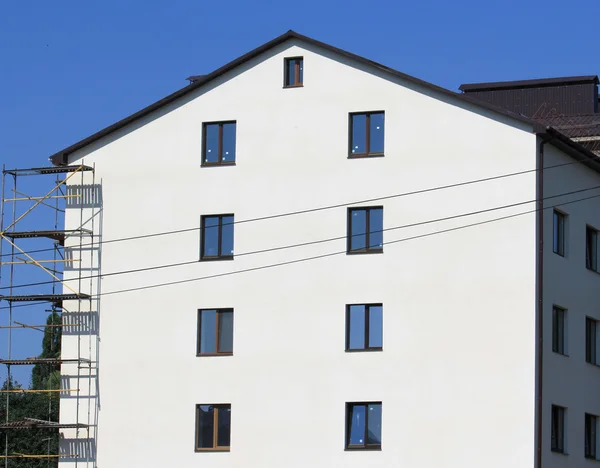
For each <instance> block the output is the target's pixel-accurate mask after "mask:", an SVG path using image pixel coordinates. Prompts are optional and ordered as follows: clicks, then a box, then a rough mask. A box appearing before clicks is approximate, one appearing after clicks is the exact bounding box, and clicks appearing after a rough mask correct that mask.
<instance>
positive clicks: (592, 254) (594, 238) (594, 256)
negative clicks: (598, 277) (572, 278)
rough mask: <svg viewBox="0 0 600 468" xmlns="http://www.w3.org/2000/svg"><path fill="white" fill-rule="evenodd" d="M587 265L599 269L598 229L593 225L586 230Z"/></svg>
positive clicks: (595, 269)
mask: <svg viewBox="0 0 600 468" xmlns="http://www.w3.org/2000/svg"><path fill="white" fill-rule="evenodd" d="M585 266H586V267H587V268H588V270H593V271H598V230H597V229H594V228H593V227H591V226H587V227H586V230H585Z"/></svg>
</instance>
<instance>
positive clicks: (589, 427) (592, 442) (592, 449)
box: [585, 413, 598, 459]
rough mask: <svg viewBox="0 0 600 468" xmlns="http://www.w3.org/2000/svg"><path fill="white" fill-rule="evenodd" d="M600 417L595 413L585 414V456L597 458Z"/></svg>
mask: <svg viewBox="0 0 600 468" xmlns="http://www.w3.org/2000/svg"><path fill="white" fill-rule="evenodd" d="M597 437H598V417H597V416H594V415H593V414H587V413H586V415H585V457H586V458H593V459H597V457H598V452H597V446H598V440H597Z"/></svg>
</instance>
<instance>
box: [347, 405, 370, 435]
mask: <svg viewBox="0 0 600 468" xmlns="http://www.w3.org/2000/svg"><path fill="white" fill-rule="evenodd" d="M350 411H351V413H350V417H351V421H350V441H349V442H348V444H349V445H366V442H365V428H366V426H367V417H366V413H367V407H366V406H365V405H352V408H351V410H350Z"/></svg>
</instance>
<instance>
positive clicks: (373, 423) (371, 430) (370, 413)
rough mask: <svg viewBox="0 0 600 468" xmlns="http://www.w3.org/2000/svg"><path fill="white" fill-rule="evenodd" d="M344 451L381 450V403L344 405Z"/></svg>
mask: <svg viewBox="0 0 600 468" xmlns="http://www.w3.org/2000/svg"><path fill="white" fill-rule="evenodd" d="M346 449H349V450H381V402H380V401H379V402H367V403H346Z"/></svg>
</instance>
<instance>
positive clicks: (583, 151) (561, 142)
mask: <svg viewBox="0 0 600 468" xmlns="http://www.w3.org/2000/svg"><path fill="white" fill-rule="evenodd" d="M536 133H538V135H539V136H540V137H542V138H543V139H544V140H546V141H547V142H548V143H550V144H551V145H553V146H555V147H556V148H558V149H560V150H561V151H564V152H565V153H567V154H568V155H569V156H571V157H572V158H574V159H576V160H577V161H580V162H581V163H582V164H583V165H585V166H586V167H588V168H590V169H592V170H593V171H596V172H597V173H599V174H600V157H598V156H597V155H595V154H594V153H593V152H592V151H590V150H589V149H587V148H586V147H584V146H582V145H580V144H579V143H577V142H576V141H573V140H571V138H569V137H568V136H567V135H565V134H564V133H561V132H560V131H558V130H556V129H555V128H553V127H546V128H545V130H544V131H543V132H536Z"/></svg>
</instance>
